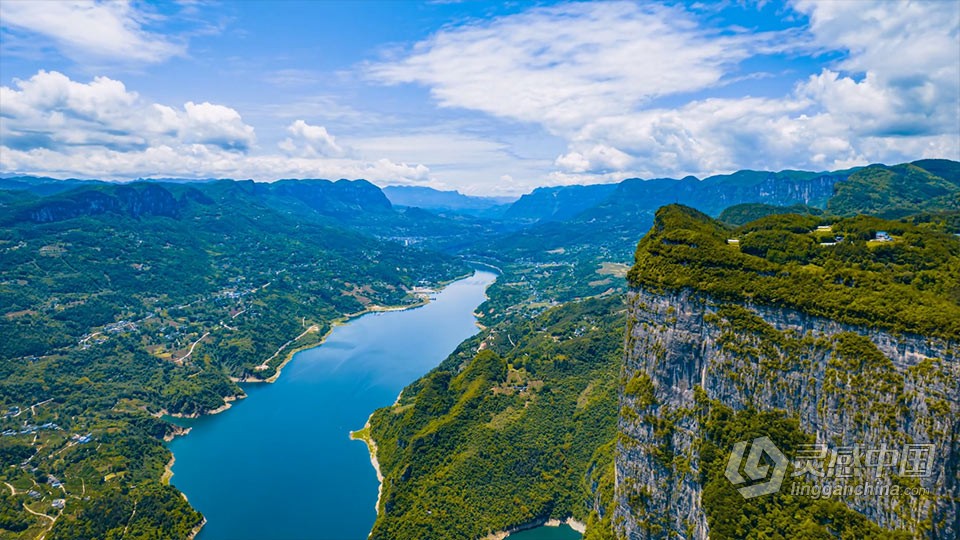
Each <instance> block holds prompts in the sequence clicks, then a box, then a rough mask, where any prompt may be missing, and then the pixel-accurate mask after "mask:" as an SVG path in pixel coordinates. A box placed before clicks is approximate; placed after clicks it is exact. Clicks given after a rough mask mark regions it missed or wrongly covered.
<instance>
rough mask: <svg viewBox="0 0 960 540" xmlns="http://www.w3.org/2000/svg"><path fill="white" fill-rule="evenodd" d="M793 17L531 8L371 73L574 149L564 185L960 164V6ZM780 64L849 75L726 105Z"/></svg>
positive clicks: (596, 6) (619, 6) (824, 5)
mask: <svg viewBox="0 0 960 540" xmlns="http://www.w3.org/2000/svg"><path fill="white" fill-rule="evenodd" d="M792 7H793V9H794V10H795V11H796V12H797V14H798V16H799V17H805V18H806V19H805V22H806V25H805V26H803V27H797V28H793V29H791V30H786V31H781V32H779V33H768V34H764V33H759V34H756V33H754V34H750V35H747V34H745V33H743V32H742V31H741V30H740V29H737V28H720V29H717V28H711V27H709V26H708V25H707V24H706V23H704V22H703V21H702V20H701V19H699V18H698V16H697V15H696V14H694V13H691V12H688V11H686V10H685V9H684V8H682V7H679V6H670V7H662V6H651V5H644V6H638V5H636V4H633V3H620V2H613V3H576V4H569V5H560V6H553V7H547V8H534V9H531V10H528V11H526V12H524V13H520V14H516V15H509V16H505V17H500V18H497V19H494V20H492V21H482V22H474V23H468V24H465V25H460V26H451V27H447V28H445V29H443V30H441V31H439V32H438V33H436V34H434V35H433V36H431V37H430V38H428V39H426V40H424V41H422V42H420V43H418V44H416V45H415V46H414V47H413V48H412V49H411V50H409V51H407V53H406V54H404V55H401V56H400V57H399V58H396V59H393V60H391V61H384V62H381V63H378V64H373V65H370V66H367V70H368V74H369V75H370V76H371V77H372V78H373V79H374V80H376V81H380V82H382V83H386V84H400V83H414V84H420V85H423V86H426V87H428V88H429V90H430V93H431V95H432V96H433V97H434V99H435V100H436V101H437V103H438V104H439V105H440V106H442V107H460V108H466V109H472V110H477V111H482V112H484V113H487V114H490V115H493V116H496V117H502V118H508V119H512V120H520V121H523V122H531V123H535V124H539V125H541V126H542V127H543V128H545V129H546V130H547V131H548V132H549V133H551V134H553V135H556V136H558V137H560V138H562V139H564V140H565V141H566V142H567V145H568V150H567V152H565V153H563V154H561V155H559V156H558V157H557V158H556V160H555V161H554V166H555V167H556V170H555V171H554V173H552V174H551V175H550V180H551V181H552V182H555V183H570V182H573V181H579V182H583V181H613V180H618V179H621V178H623V177H624V176H628V175H638V176H648V177H649V176H664V175H684V174H688V173H689V174H699V175H704V174H711V173H716V172H727V171H731V170H735V169H739V168H748V167H749V168H762V169H771V168H812V169H822V168H832V167H846V166H850V165H862V164H865V163H868V162H877V161H886V162H893V161H899V160H912V159H917V158H921V157H947V158H954V159H957V158H960V47H957V41H958V28H960V5H958V4H956V3H952V2H951V3H918V2H909V3H903V2H897V3H894V2H886V1H883V0H880V1H872V2H814V1H809V0H798V1H797V2H796V3H795V4H794V5H793V6H792ZM783 52H786V53H797V54H814V55H819V56H820V57H821V58H838V60H836V61H834V62H831V63H826V64H825V65H824V68H823V69H822V70H821V71H820V72H819V73H814V74H812V75H801V76H799V77H798V80H797V81H796V82H795V84H794V86H793V89H792V90H791V91H789V92H787V93H785V94H784V95H780V96H752V95H749V94H748V93H746V92H749V85H747V86H746V88H747V90H745V91H742V94H741V95H739V96H738V95H731V93H730V92H726V93H724V94H723V95H722V96H721V95H720V94H718V93H715V90H716V88H718V87H720V86H724V85H726V84H730V83H732V82H735V81H744V80H750V79H751V78H753V77H751V75H753V74H751V73H743V69H744V67H743V66H744V61H745V60H747V59H750V58H759V57H763V56H764V55H768V54H771V53H783ZM660 103H671V106H669V107H667V106H663V105H659V104H660Z"/></svg>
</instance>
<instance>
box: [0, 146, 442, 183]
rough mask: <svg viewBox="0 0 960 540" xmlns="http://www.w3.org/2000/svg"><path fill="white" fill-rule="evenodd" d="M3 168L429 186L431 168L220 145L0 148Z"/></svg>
mask: <svg viewBox="0 0 960 540" xmlns="http://www.w3.org/2000/svg"><path fill="white" fill-rule="evenodd" d="M0 169H2V170H4V171H28V172H30V173H31V174H41V175H50V176H54V177H67V176H80V177H87V178H103V179H131V178H138V177H151V176H153V177H170V176H176V177H184V178H207V177H228V178H253V179H255V180H262V181H271V180H276V179H278V178H330V179H337V178H351V179H355V178H365V179H367V180H371V181H377V182H380V183H408V184H417V183H419V184H423V183H426V182H427V181H428V180H429V175H430V169H428V168H427V167H426V166H424V165H419V164H415V165H408V164H405V163H395V162H392V161H389V160H387V159H378V160H373V161H362V160H354V159H340V158H338V159H319V158H308V157H291V156H282V155H276V154H269V155H244V154H241V153H238V152H231V151H227V150H223V149H222V148H219V147H216V146H207V145H202V144H187V145H179V146H171V145H158V146H152V147H149V148H146V149H144V150H134V151H119V150H112V149H108V148H104V147H90V148H83V149H70V150H63V151H58V150H51V149H48V148H33V149H30V150H16V149H12V148H8V147H4V146H0Z"/></svg>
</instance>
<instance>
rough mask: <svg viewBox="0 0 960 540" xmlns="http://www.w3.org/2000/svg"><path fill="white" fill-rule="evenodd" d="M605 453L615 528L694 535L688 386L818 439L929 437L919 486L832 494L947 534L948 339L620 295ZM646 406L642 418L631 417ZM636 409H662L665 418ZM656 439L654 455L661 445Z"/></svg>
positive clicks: (696, 428) (958, 493)
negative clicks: (615, 378)
mask: <svg viewBox="0 0 960 540" xmlns="http://www.w3.org/2000/svg"><path fill="white" fill-rule="evenodd" d="M629 306H630V314H629V325H628V329H627V341H626V358H625V368H624V369H625V374H624V379H625V380H629V379H631V378H634V377H635V376H637V375H640V376H642V377H643V380H647V377H649V383H651V384H652V392H651V393H650V394H649V395H646V394H644V395H640V396H637V395H631V394H628V393H624V395H623V397H622V398H621V416H620V421H619V429H620V439H619V442H618V448H617V457H616V499H617V504H616V510H615V517H614V523H615V524H616V527H617V532H618V534H619V535H620V536H622V537H626V538H630V539H646V538H678V537H681V538H698V539H700V538H707V537H708V535H709V528H708V524H707V517H706V513H705V511H704V508H703V505H702V502H701V495H702V493H701V490H702V489H701V485H700V483H699V474H698V473H699V464H700V456H699V455H698V441H699V440H700V437H701V426H700V423H699V420H698V418H697V416H696V415H695V414H692V413H691V412H690V411H693V410H694V409H695V401H696V400H695V393H697V392H699V390H697V389H698V388H702V390H703V391H704V392H705V394H706V396H707V397H708V398H710V399H713V400H717V401H719V402H721V403H723V404H724V405H726V406H728V407H731V408H732V409H734V410H743V409H747V408H753V409H758V410H782V411H785V412H786V413H787V414H789V415H791V416H794V417H796V418H797V419H798V420H799V422H800V425H801V427H802V428H803V429H804V430H805V431H807V432H808V433H810V434H813V435H815V436H816V439H817V441H821V442H824V443H826V444H827V445H829V446H831V447H838V446H844V445H847V446H849V445H854V444H857V445H860V446H861V447H864V448H872V447H881V446H882V445H886V447H888V448H894V447H902V446H903V445H904V444H906V443H918V444H919V443H932V444H934V445H935V454H936V455H935V459H934V462H933V463H934V466H933V470H932V474H930V475H929V476H928V477H926V478H919V479H918V480H919V482H920V484H921V485H922V487H923V488H925V489H926V490H927V492H928V496H920V497H916V498H897V497H885V498H884V497H876V496H872V497H871V496H860V497H858V496H850V497H846V498H844V499H842V500H844V502H846V503H847V504H848V506H850V507H851V508H853V509H855V510H857V511H858V512H860V513H862V514H863V515H865V516H866V517H868V518H869V519H870V520H872V521H874V522H876V523H877V524H879V525H881V526H883V527H887V528H900V529H906V530H910V531H913V532H914V534H916V535H917V536H918V537H930V538H943V539H946V538H956V537H957V536H958V535H960V524H958V519H960V517H958V510H960V498H958V497H960V440H958V432H960V426H958V417H960V416H958V415H960V364H958V361H960V348H958V342H957V341H949V340H942V339H931V338H926V337H923V336H918V335H895V334H891V333H887V332H883V331H879V330H876V329H872V328H866V327H854V326H848V325H843V324H839V323H837V322H835V321H832V320H829V319H824V318H818V317H812V316H808V315H805V314H804V313H800V312H797V311H794V310H790V309H785V308H779V307H770V306H759V305H750V304H740V305H730V304H726V305H724V304H720V303H717V302H715V301H713V300H712V299H711V298H710V297H707V296H704V295H702V294H700V293H696V292H692V291H681V292H652V291H649V290H646V289H643V288H638V289H635V290H633V292H632V293H631V294H630V301H629ZM644 418H646V419H647V420H644ZM649 419H669V420H670V424H671V425H670V429H664V427H663V425H662V424H659V423H658V422H651V421H649ZM664 448H666V449H669V453H670V455H669V456H667V458H668V459H664V455H663V449H664Z"/></svg>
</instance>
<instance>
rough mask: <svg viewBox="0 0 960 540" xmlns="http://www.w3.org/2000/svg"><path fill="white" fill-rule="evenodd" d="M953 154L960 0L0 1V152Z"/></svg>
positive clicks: (96, 172)
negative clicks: (683, 0)
mask: <svg viewBox="0 0 960 540" xmlns="http://www.w3.org/2000/svg"><path fill="white" fill-rule="evenodd" d="M924 157H945V158H951V159H958V158H960V2H957V1H955V0H944V1H929V2H895V1H888V0H880V1H877V2H859V1H849V0H847V1H828V2H811V1H808V0H795V1H791V2H789V3H776V2H763V1H737V2H727V3H722V2H721V3H717V2H712V1H710V2H693V3H674V2H671V3H665V4H662V3H652V2H591V3H564V2H561V3H556V2H539V3H533V2H525V1H524V2H511V3H506V4H502V3H484V2H471V1H464V2H456V1H449V0H448V1H437V2H425V3H420V4H415V3H412V2H399V1H386V2H375V1H360V0H356V1H351V2H333V1H315V2H296V1H289V0H288V1H284V2H256V1H243V2H233V1H230V2H212V1H204V0H183V1H179V2H172V3H162V4H158V3H149V4H147V3H138V2H129V3H127V2H119V1H117V2H112V1H111V2H81V1H73V2H54V1H43V2H37V1H32V0H25V1H19V0H3V1H2V2H0V173H14V172H16V173H35V174H45V175H50V176H55V177H96V178H110V179H130V178H137V177H191V178H209V177H233V178H254V179H257V180H273V179H277V178H291V177H295V178H366V179H369V180H372V181H375V182H377V183H378V184H381V185H385V184H414V185H430V186H433V187H439V188H443V189H451V188H455V189H459V190H461V191H463V192H467V193H477V194H513V193H519V192H525V191H528V190H529V189H531V188H532V187H535V186H540V185H557V184H571V183H595V182H611V181H618V180H621V179H623V178H628V177H643V178H653V177H665V176H669V177H682V176H685V175H688V174H694V175H698V176H701V177H702V176H705V175H709V174H713V173H723V172H731V171H734V170H737V169H744V168H752V169H766V170H780V169H785V168H796V169H812V170H829V169H838V168H845V167H849V166H852V165H863V164H867V163H873V162H885V163H894V162H902V161H910V160H915V159H919V158H924Z"/></svg>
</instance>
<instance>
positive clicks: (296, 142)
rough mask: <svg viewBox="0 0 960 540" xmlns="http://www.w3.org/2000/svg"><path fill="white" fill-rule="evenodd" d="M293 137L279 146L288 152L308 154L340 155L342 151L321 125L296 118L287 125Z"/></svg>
mask: <svg viewBox="0 0 960 540" xmlns="http://www.w3.org/2000/svg"><path fill="white" fill-rule="evenodd" d="M287 132H289V133H290V134H291V135H292V136H293V137H292V138H291V137H288V138H286V139H284V140H283V141H282V142H281V143H280V148H281V149H282V150H284V151H286V152H290V153H301V154H306V155H308V156H340V155H343V153H344V151H343V148H341V147H340V145H338V144H337V140H336V139H335V138H334V137H333V135H331V134H329V133H327V128H325V127H323V126H311V125H310V124H308V123H306V122H304V121H303V120H297V121H295V122H294V123H292V124H290V125H289V126H288V127H287Z"/></svg>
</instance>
